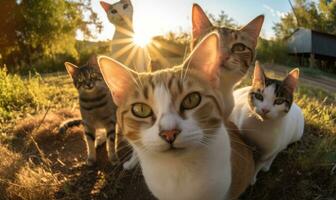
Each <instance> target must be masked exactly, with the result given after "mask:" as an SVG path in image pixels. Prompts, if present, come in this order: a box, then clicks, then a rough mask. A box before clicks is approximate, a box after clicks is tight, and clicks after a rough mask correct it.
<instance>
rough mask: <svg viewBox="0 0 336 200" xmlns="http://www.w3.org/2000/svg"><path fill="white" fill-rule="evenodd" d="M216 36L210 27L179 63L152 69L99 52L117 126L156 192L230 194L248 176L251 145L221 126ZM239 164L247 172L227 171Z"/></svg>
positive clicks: (243, 186)
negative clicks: (139, 68)
mask: <svg viewBox="0 0 336 200" xmlns="http://www.w3.org/2000/svg"><path fill="white" fill-rule="evenodd" d="M218 38H219V37H218V34H216V33H212V34H210V35H209V36H208V37H206V38H205V39H204V41H203V42H201V43H200V44H199V46H198V47H196V48H195V50H194V51H193V52H192V54H191V55H190V57H189V58H188V59H187V60H186V61H185V62H184V63H183V64H182V65H181V66H176V67H172V68H167V69H164V70H160V71H156V72H154V73H136V72H134V71H132V70H130V69H127V67H125V66H123V65H121V64H120V63H118V62H116V61H114V60H113V59H110V58H108V57H100V58H99V61H98V62H99V66H100V69H101V71H102V74H103V76H104V79H105V81H106V82H107V84H108V86H109V88H110V89H111V91H112V94H113V95H112V96H113V100H114V102H115V103H116V104H117V105H118V109H117V119H118V126H119V127H120V128H121V132H122V133H123V135H124V137H125V138H126V139H127V141H128V142H129V143H130V144H131V145H132V147H133V149H134V150H135V151H136V153H137V155H138V158H139V161H140V165H141V169H142V173H143V175H144V178H145V181H146V184H147V186H148V188H149V189H150V191H151V192H152V193H153V195H154V196H155V197H157V198H158V199H163V200H165V199H167V200H170V199H174V200H180V199H181V200H188V199H191V200H194V199H231V197H232V196H235V197H237V196H239V195H240V194H241V192H242V191H244V190H245V189H246V187H247V186H248V185H249V183H250V181H251V178H252V176H253V172H254V162H253V157H252V152H251V151H250V149H248V148H246V145H245V144H244V143H243V142H242V143H240V142H241V140H239V139H237V137H238V138H239V134H236V137H231V136H230V134H231V132H230V129H227V128H226V123H225V121H226V119H225V118H224V114H223V110H224V108H225V106H226V105H225V102H224V103H223V99H222V96H221V92H220V91H219V89H218V88H219V82H220V81H219V64H218V63H219V62H218V52H219V51H218V49H219V48H218V47H219V42H218ZM115 75H118V78H115V77H116V76H115ZM130 80H133V81H130ZM126 91H127V92H126ZM235 130H237V129H235ZM237 135H238V136H237ZM231 143H234V144H235V145H232V146H235V149H232V146H231ZM239 144H240V145H241V146H239V147H238V148H237V145H239ZM233 152H235V153H233ZM237 156H244V158H243V159H237ZM245 156H246V157H245ZM232 166H234V167H235V168H234V169H232ZM244 167H245V169H250V173H247V174H246V176H240V175H238V174H234V175H233V173H239V169H240V168H244ZM237 169H238V171H237ZM247 171H248V170H247ZM232 177H234V178H235V180H233V179H232ZM233 183H235V184H233Z"/></svg>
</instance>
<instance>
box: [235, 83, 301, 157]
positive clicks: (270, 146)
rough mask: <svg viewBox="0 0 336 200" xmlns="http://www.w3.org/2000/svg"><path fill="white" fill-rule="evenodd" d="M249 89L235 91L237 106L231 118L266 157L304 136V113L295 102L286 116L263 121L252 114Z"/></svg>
mask: <svg viewBox="0 0 336 200" xmlns="http://www.w3.org/2000/svg"><path fill="white" fill-rule="evenodd" d="M248 91H249V87H247V88H242V89H240V90H237V91H235V92H234V97H235V101H236V106H235V108H234V110H233V112H232V114H231V116H230V118H231V120H232V121H233V122H234V123H236V125H237V126H238V128H239V129H240V130H241V132H242V134H244V137H246V138H248V139H249V140H250V141H251V142H253V143H255V144H256V145H257V146H258V147H259V148H260V149H261V150H262V154H263V155H262V156H263V157H264V158H267V157H269V156H271V155H272V154H275V153H279V152H280V151H282V150H283V149H285V148H286V147H287V146H288V145H289V144H290V143H293V142H295V141H298V140H299V139H300V138H301V137H302V134H303V128H304V119H303V114H302V111H301V109H300V108H299V107H298V106H297V105H296V104H295V103H293V104H292V106H291V109H290V111H289V112H288V113H287V114H286V115H285V116H284V117H281V118H276V119H269V120H267V119H266V120H264V121H261V120H260V119H258V118H257V117H255V116H253V115H252V112H251V110H250V108H249V105H248V102H247V96H248Z"/></svg>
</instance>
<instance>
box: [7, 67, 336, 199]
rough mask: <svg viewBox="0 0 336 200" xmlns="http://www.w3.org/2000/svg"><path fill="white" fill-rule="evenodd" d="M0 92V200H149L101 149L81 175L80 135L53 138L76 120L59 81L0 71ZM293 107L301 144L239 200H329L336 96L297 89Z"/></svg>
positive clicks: (62, 77) (64, 81)
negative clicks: (301, 128) (298, 112)
mask: <svg viewBox="0 0 336 200" xmlns="http://www.w3.org/2000/svg"><path fill="white" fill-rule="evenodd" d="M271 74H273V76H274V73H271ZM249 82H250V80H246V81H244V83H243V84H242V85H246V84H248V83H249ZM335 87H336V86H335ZM0 88H1V89H0V123H1V124H0V143H1V145H0V155H1V162H0V199H34V200H35V199H41V200H42V199H117V200H118V199H132V200H133V199H154V198H153V197H152V196H151V195H150V193H149V191H148V189H147V188H146V185H145V184H144V181H143V178H142V176H141V170H140V167H137V168H136V169H135V170H133V171H123V170H122V169H121V166H110V165H109V164H108V163H107V161H106V152H105V151H104V148H100V149H99V154H98V157H99V158H100V159H99V161H98V164H97V166H95V167H91V168H89V167H86V166H85V165H84V161H85V159H86V151H85V144H84V141H83V140H82V134H83V130H82V127H76V128H72V129H71V130H69V131H68V132H67V133H66V134H64V135H62V134H60V133H59V132H58V126H59V124H60V123H61V122H62V121H63V120H65V119H68V118H72V117H77V116H78V115H79V113H78V105H77V104H78V103H77V98H76V90H75V89H74V87H73V85H72V82H71V80H70V78H69V77H68V76H67V75H66V74H65V73H60V74H49V75H42V76H41V75H30V76H27V77H23V78H22V77H18V76H11V75H8V74H7V73H6V71H5V70H0ZM295 100H296V102H297V104H298V105H300V106H301V108H302V109H303V111H304V115H305V120H306V124H305V133H304V138H303V140H302V141H300V142H298V143H296V144H293V145H291V146H290V148H288V149H287V150H285V151H284V152H283V153H281V154H280V155H279V156H278V157H277V159H276V160H275V162H274V164H273V166H272V167H271V170H270V172H268V173H261V174H260V176H259V179H258V182H257V184H256V185H254V186H252V187H250V188H249V189H248V190H247V191H246V192H245V194H244V195H243V197H242V199H255V200H268V199H281V200H287V199H288V200H292V199H297V200H301V199H316V200H327V199H328V200H331V199H336V107H335V104H336V94H335V93H330V92H326V91H323V90H321V89H315V88H311V87H309V86H306V85H304V84H301V86H300V87H299V89H298V90H297V92H296V96H295ZM128 151H129V150H125V152H124V154H123V156H121V158H122V159H123V160H125V159H126V158H127V156H126V155H125V154H126V153H127V152H128Z"/></svg>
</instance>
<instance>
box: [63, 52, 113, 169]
mask: <svg viewBox="0 0 336 200" xmlns="http://www.w3.org/2000/svg"><path fill="white" fill-rule="evenodd" d="M65 67H66V69H67V71H68V73H69V75H70V76H71V77H72V79H73V83H74V85H75V87H76V89H77V90H78V94H79V105H80V112H81V116H82V123H83V125H84V128H85V141H86V145H87V152H88V158H87V164H88V165H93V164H94V163H95V161H96V147H97V146H98V145H99V143H101V142H104V141H98V139H97V134H96V133H97V132H98V130H100V129H104V130H105V132H106V148H107V154H108V158H109V160H110V161H111V162H112V163H115V162H116V156H115V148H114V140H115V124H116V116H115V112H116V105H115V104H114V103H113V101H112V97H111V93H110V90H109V89H108V87H107V85H106V84H105V82H104V80H103V77H102V75H101V73H100V70H99V67H98V64H97V58H96V56H93V57H92V58H91V59H90V61H89V62H88V63H87V64H86V65H84V66H81V67H77V66H76V65H74V64H71V63H69V62H66V63H65ZM75 122H76V121H75V120H73V121H68V122H66V123H64V124H63V126H61V127H60V129H61V130H65V129H66V127H65V126H71V125H70V124H69V123H74V124H75V125H76V123H75ZM104 138H105V137H104Z"/></svg>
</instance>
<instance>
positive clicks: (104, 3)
mask: <svg viewBox="0 0 336 200" xmlns="http://www.w3.org/2000/svg"><path fill="white" fill-rule="evenodd" d="M100 5H101V6H102V7H103V8H104V10H105V12H108V11H109V10H110V6H111V5H110V4H108V3H106V2H104V1H100Z"/></svg>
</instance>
